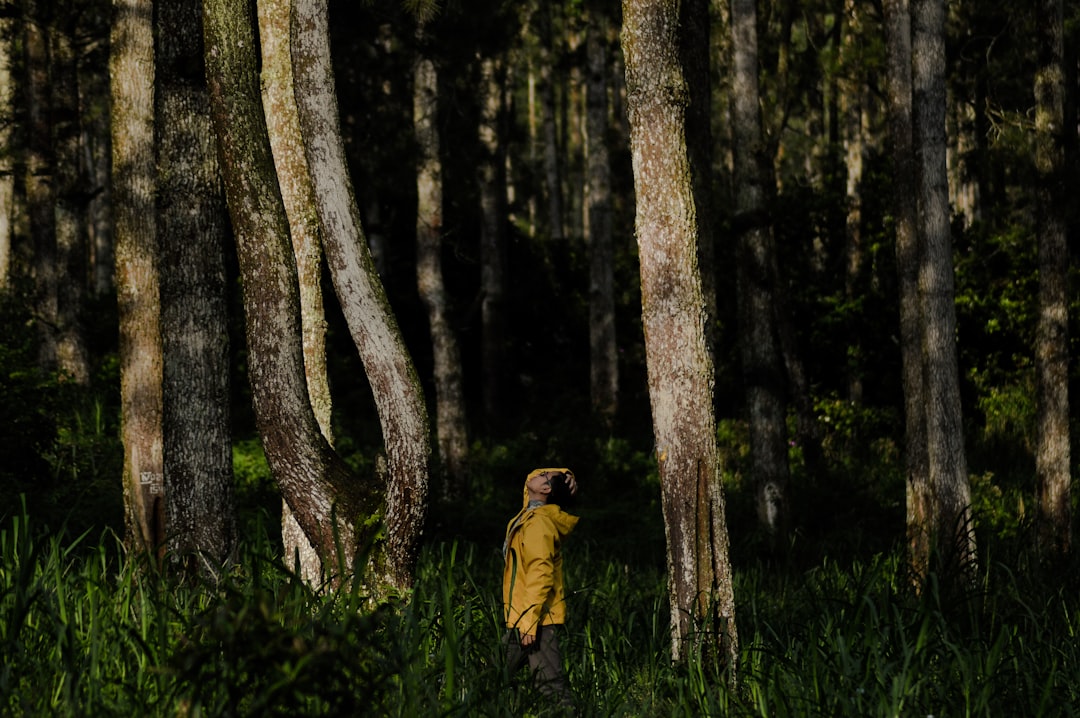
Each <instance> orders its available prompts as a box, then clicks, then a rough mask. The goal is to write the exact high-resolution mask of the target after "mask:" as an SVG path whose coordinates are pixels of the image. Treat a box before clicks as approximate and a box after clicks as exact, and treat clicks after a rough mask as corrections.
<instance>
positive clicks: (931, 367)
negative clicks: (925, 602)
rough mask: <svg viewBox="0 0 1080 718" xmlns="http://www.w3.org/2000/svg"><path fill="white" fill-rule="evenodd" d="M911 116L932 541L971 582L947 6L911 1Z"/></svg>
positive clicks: (952, 571)
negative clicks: (949, 167) (950, 168)
mask: <svg viewBox="0 0 1080 718" xmlns="http://www.w3.org/2000/svg"><path fill="white" fill-rule="evenodd" d="M911 21H912V46H911V58H912V118H913V127H914V135H913V137H914V146H915V153H916V157H917V158H918V159H917V166H916V177H917V192H916V201H917V208H918V222H919V235H920V246H921V248H922V250H923V255H922V257H921V261H920V265H919V293H920V300H921V310H922V314H923V322H924V323H923V342H922V351H923V360H924V362H925V366H924V371H925V372H926V375H925V380H926V382H927V384H926V391H927V399H928V401H927V402H926V405H925V421H926V432H927V433H926V436H927V456H928V459H929V467H930V486H931V493H932V496H933V499H934V502H935V511H934V517H933V518H934V530H933V537H934V538H933V542H934V544H935V548H936V550H937V551H938V553H939V556H940V557H941V559H942V561H943V569H944V570H945V572H946V574H947V575H952V576H957V575H959V574H957V573H956V572H957V571H960V572H962V573H964V574H966V575H967V577H968V578H970V577H971V575H972V574H971V571H972V570H973V569H974V560H975V532H974V526H973V525H972V522H971V485H970V483H969V480H968V475H967V459H966V457H965V454H964V440H963V439H964V436H963V423H962V420H961V411H960V378H959V369H958V366H957V352H956V307H955V305H954V302H955V298H954V289H953V263H952V237H951V235H950V227H949V188H948V180H947V173H946V163H945V148H946V137H945V0H913V2H912V16H911Z"/></svg>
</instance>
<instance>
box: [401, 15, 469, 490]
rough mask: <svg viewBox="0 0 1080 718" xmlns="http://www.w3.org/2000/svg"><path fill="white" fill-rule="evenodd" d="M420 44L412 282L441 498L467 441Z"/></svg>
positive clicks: (435, 98)
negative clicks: (421, 310) (422, 323)
mask: <svg viewBox="0 0 1080 718" xmlns="http://www.w3.org/2000/svg"><path fill="white" fill-rule="evenodd" d="M417 35H418V37H417V39H418V41H419V44H420V46H421V50H420V51H419V53H418V54H417V57H416V61H415V63H414V65H413V129H414V134H415V136H416V146H417V151H418V153H419V160H418V166H417V170H416V201H417V212H416V285H417V289H418V290H419V292H420V298H421V300H423V302H424V306H425V307H427V315H428V327H429V331H430V333H431V347H432V359H433V374H434V383H435V438H436V446H437V447H438V456H439V465H440V468H441V470H442V473H443V479H444V483H443V487H444V488H443V498H444V499H445V498H450V497H453V496H459V495H460V492H461V490H462V489H464V481H465V469H466V462H467V461H468V452H469V441H468V435H467V433H466V420H465V384H464V379H463V375H462V368H461V351H460V349H459V348H458V341H457V336H456V334H455V332H454V327H453V323H452V322H451V319H450V307H449V298H448V296H447V292H446V284H445V282H444V280H443V269H442V244H443V243H442V235H443V221H442V216H443V214H442V194H443V183H442V159H441V157H440V155H439V124H438V117H439V87H438V85H439V83H438V80H439V76H438V72H437V69H436V67H435V63H434V61H433V60H432V59H431V58H430V57H428V56H426V55H424V51H423V46H424V43H425V38H424V35H423V31H422V30H421V31H418V33H417Z"/></svg>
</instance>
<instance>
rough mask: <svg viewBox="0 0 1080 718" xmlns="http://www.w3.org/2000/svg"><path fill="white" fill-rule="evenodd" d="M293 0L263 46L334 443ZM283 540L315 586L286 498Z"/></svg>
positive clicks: (273, 141) (319, 395)
mask: <svg viewBox="0 0 1080 718" xmlns="http://www.w3.org/2000/svg"><path fill="white" fill-rule="evenodd" d="M292 5H293V4H292V2H291V0H259V2H258V17H259V46H260V48H261V49H262V90H263V95H262V97H263V108H264V114H265V116H266V125H267V132H268V133H269V136H270V147H271V149H272V151H273V154H274V165H275V167H276V169H277V176H278V186H279V187H280V188H281V199H282V202H283V204H284V207H285V216H286V217H287V218H288V221H289V234H290V237H291V238H292V246H293V253H294V255H295V257H296V272H297V278H298V280H299V282H300V326H301V330H302V332H303V337H304V375H305V378H306V383H307V393H308V399H309V400H310V401H311V408H312V410H313V411H314V412H315V420H316V421H317V422H318V424H319V431H321V432H322V435H323V436H324V437H326V440H327V442H329V443H330V444H331V445H333V443H334V434H333V426H332V424H331V412H332V409H333V400H332V397H331V395H330V380H329V376H328V374H327V370H326V314H325V312H324V309H323V286H322V240H321V237H320V229H319V216H318V213H317V212H316V211H315V189H314V187H313V186H312V184H311V174H310V172H308V167H307V158H306V157H305V156H304V141H303V136H302V134H301V132H300V116H299V114H298V112H297V109H296V97H295V93H294V88H293V75H292V39H291V30H290V27H291V13H292ZM281 539H282V543H283V549H284V552H285V556H286V559H287V561H290V562H291V561H292V559H293V557H294V556H295V557H297V559H298V560H297V565H296V566H295V568H296V570H297V571H299V572H300V573H301V575H302V576H303V577H304V579H305V580H306V581H307V582H308V583H309V584H315V583H316V582H317V581H318V580H319V574H318V571H319V560H318V552H317V551H316V550H315V546H313V545H312V543H311V542H310V541H309V540H308V538H307V536H305V535H304V531H303V529H302V528H301V527H300V523H299V522H298V521H297V520H296V516H294V515H293V512H292V509H290V508H289V502H288V501H285V500H284V499H282V502H281Z"/></svg>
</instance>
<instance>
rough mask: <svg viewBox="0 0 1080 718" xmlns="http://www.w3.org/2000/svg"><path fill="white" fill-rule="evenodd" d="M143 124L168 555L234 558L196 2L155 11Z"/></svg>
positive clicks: (219, 237) (218, 234) (217, 194)
mask: <svg viewBox="0 0 1080 718" xmlns="http://www.w3.org/2000/svg"><path fill="white" fill-rule="evenodd" d="M155 22H156V23H157V33H156V39H157V42H156V46H155V49H156V53H155V60H156V63H155V64H156V71H157V91H156V94H155V107H156V110H155V120H156V123H155V124H156V131H155V136H156V138H157V146H158V150H157V166H158V176H157V177H158V183H157V209H158V225H157V231H158V243H159V246H160V250H161V254H160V256H161V264H160V267H161V274H160V276H161V280H160V283H161V335H162V346H163V349H164V365H163V366H164V374H163V382H164V383H163V392H164V403H163V411H164V413H163V432H164V437H165V445H164V467H165V471H164V476H165V507H166V512H165V513H166V520H167V524H168V543H169V550H170V555H171V557H172V558H173V560H177V561H182V562H183V563H185V564H187V565H188V567H189V568H191V569H196V570H209V571H213V570H214V569H216V568H217V567H218V566H220V565H221V564H222V563H223V562H225V561H227V560H229V559H230V558H234V557H235V549H236V539H237V527H236V507H235V503H234V500H233V472H232V436H231V433H230V424H229V399H230V396H229V329H228V308H227V300H226V286H225V281H226V280H225V241H226V233H225V200H224V197H223V196H222V193H221V181H220V176H219V173H218V162H217V146H216V144H215V143H214V133H213V128H212V126H211V122H210V102H209V98H208V96H207V90H206V80H205V75H204V73H203V63H202V54H203V53H202V50H203V39H202V22H201V6H200V3H199V0H174V1H173V2H169V3H164V4H162V5H161V6H159V7H158V9H157V13H156V20H155Z"/></svg>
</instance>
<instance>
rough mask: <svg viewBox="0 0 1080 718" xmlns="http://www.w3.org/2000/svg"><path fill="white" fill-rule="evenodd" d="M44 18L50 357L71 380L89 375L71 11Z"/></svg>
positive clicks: (82, 187)
mask: <svg viewBox="0 0 1080 718" xmlns="http://www.w3.org/2000/svg"><path fill="white" fill-rule="evenodd" d="M55 10H56V16H55V17H53V18H52V22H50V24H49V28H48V33H49V57H50V61H49V66H50V69H51V73H50V77H49V87H50V89H51V92H52V97H51V100H50V103H49V104H50V111H51V113H52V117H53V121H52V122H51V125H52V146H53V152H54V153H55V154H54V157H55V161H56V165H55V174H54V181H55V182H56V185H55V188H54V194H53V200H54V206H53V227H54V230H55V232H56V235H55V240H54V241H55V243H56V267H55V269H54V270H53V271H54V273H55V276H56V280H57V284H56V332H57V336H56V359H57V365H58V367H59V369H60V371H61V372H63V373H64V374H65V375H66V376H68V377H69V378H70V379H71V380H72V381H74V382H76V383H77V384H87V383H89V381H90V357H89V354H88V353H87V349H86V330H85V328H84V326H83V317H82V313H83V304H84V298H85V296H86V285H87V264H86V258H87V251H86V241H87V235H86V207H87V197H86V185H87V182H86V178H85V176H84V175H83V174H82V172H81V171H80V170H81V168H82V166H83V165H82V161H81V160H82V158H81V157H80V156H79V154H80V153H79V136H80V134H81V126H80V121H79V119H80V118H79V83H78V72H77V67H76V57H75V46H74V43H75V38H74V33H75V27H74V24H75V17H76V15H75V14H74V12H73V11H72V8H71V7H67V6H65V4H63V3H61V4H60V6H59V7H57V8H55Z"/></svg>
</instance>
